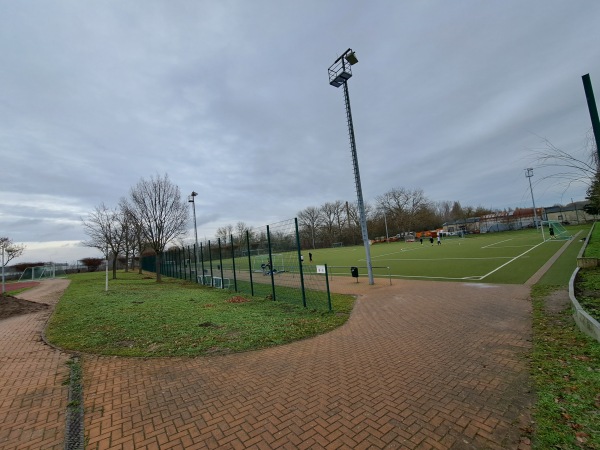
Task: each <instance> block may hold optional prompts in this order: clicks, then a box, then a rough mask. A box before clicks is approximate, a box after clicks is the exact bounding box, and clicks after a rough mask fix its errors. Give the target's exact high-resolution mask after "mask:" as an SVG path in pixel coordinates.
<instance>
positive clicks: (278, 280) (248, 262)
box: [142, 219, 332, 311]
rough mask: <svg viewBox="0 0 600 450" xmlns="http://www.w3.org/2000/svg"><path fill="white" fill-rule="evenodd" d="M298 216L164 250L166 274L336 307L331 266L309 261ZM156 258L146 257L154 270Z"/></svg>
mask: <svg viewBox="0 0 600 450" xmlns="http://www.w3.org/2000/svg"><path fill="white" fill-rule="evenodd" d="M303 260H304V258H303V255H302V253H301V249H300V240H299V234H298V220H297V219H290V220H286V221H283V222H278V223H275V224H272V225H267V226H266V227H264V228H253V229H249V230H247V231H246V233H245V234H243V235H241V236H238V237H237V238H234V237H233V236H230V237H229V239H228V241H222V240H221V239H217V240H216V241H206V242H202V243H200V244H199V245H198V247H196V246H195V245H194V246H189V247H185V248H174V249H171V250H169V251H167V252H165V253H163V255H162V258H161V267H160V270H161V274H162V275H165V276H169V277H175V278H180V279H184V280H190V281H193V282H196V283H200V284H203V285H207V286H212V287H214V288H220V289H230V290H232V291H235V292H238V293H240V294H245V295H249V296H259V297H267V298H270V299H272V300H273V301H285V302H289V303H295V304H301V305H302V306H304V307H306V308H311V309H320V310H329V311H331V310H332V307H331V294H330V291H329V283H328V279H327V266H326V265H325V266H315V265H308V264H305V263H304V261H303ZM155 264H156V259H155V257H153V256H151V257H144V258H143V260H142V268H143V269H144V270H146V271H149V272H154V271H155V270H156V269H155V267H156V266H155Z"/></svg>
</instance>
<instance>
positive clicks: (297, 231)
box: [294, 217, 306, 308]
mask: <svg viewBox="0 0 600 450" xmlns="http://www.w3.org/2000/svg"><path fill="white" fill-rule="evenodd" d="M294 225H295V226H296V248H297V249H298V267H300V286H301V287H302V305H303V306H304V307H305V308H306V291H305V290H304V270H303V267H302V250H301V249H300V232H299V230H298V218H297V217H296V218H294Z"/></svg>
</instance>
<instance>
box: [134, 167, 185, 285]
mask: <svg viewBox="0 0 600 450" xmlns="http://www.w3.org/2000/svg"><path fill="white" fill-rule="evenodd" d="M130 197H131V207H132V212H133V214H134V215H135V217H136V220H137V221H138V222H139V224H140V226H141V230H142V233H143V235H144V238H145V241H146V242H147V243H148V245H149V246H150V247H151V248H152V249H153V250H154V252H155V253H156V281H157V282H160V281H161V275H160V263H161V256H162V253H163V252H164V250H165V247H166V246H167V244H169V243H170V242H174V241H175V240H176V239H177V238H178V237H180V236H183V235H184V234H185V233H186V228H187V224H188V221H189V208H188V205H187V201H183V200H182V199H181V192H180V191H179V187H178V186H176V185H174V184H173V183H171V180H169V176H168V175H167V174H165V175H164V177H161V176H159V175H157V176H156V177H150V179H149V180H146V179H144V178H142V179H141V180H140V181H139V182H138V184H136V185H135V186H134V187H132V188H131V191H130Z"/></svg>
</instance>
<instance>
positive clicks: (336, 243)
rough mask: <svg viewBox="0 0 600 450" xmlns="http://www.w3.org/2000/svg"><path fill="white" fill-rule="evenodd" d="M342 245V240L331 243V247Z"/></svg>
mask: <svg viewBox="0 0 600 450" xmlns="http://www.w3.org/2000/svg"><path fill="white" fill-rule="evenodd" d="M343 246H344V243H343V242H334V243H333V244H331V247H333V248H340V247H343Z"/></svg>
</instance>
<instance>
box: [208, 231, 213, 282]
mask: <svg viewBox="0 0 600 450" xmlns="http://www.w3.org/2000/svg"><path fill="white" fill-rule="evenodd" d="M208 262H209V265H210V285H211V286H212V285H213V266H212V250H211V248H210V241H208Z"/></svg>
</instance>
